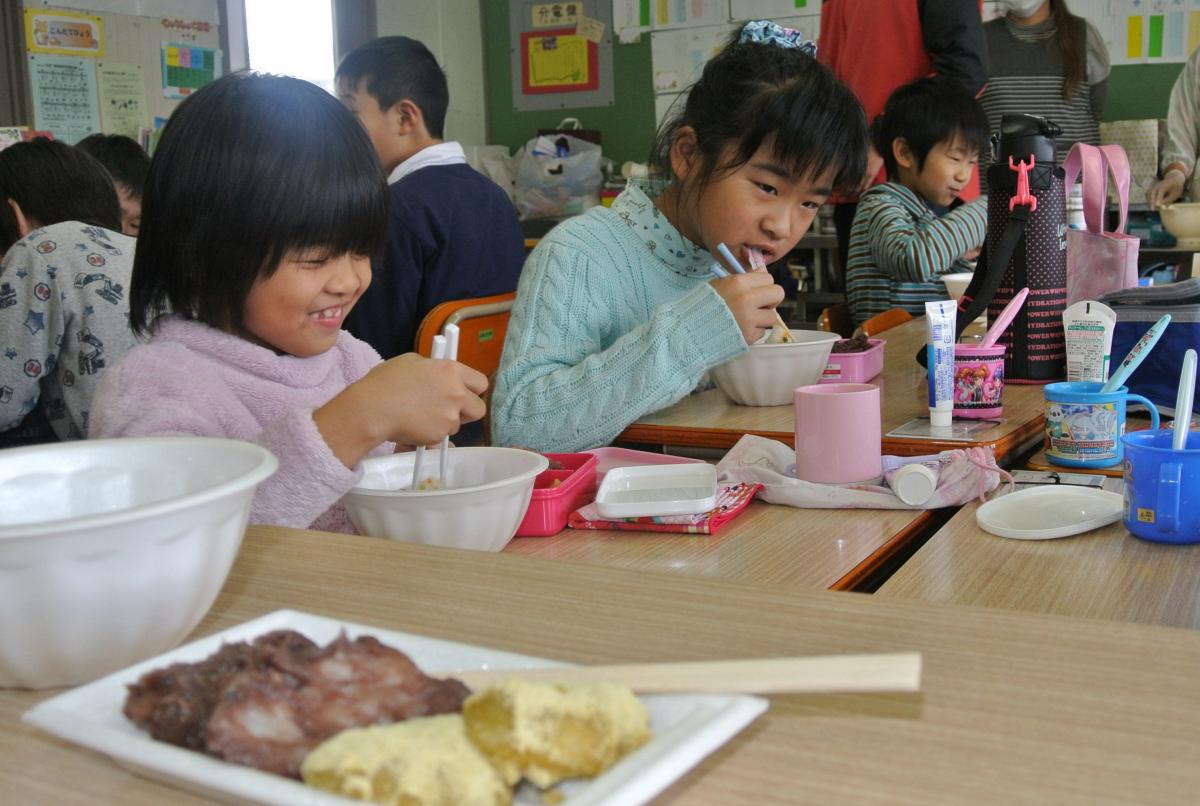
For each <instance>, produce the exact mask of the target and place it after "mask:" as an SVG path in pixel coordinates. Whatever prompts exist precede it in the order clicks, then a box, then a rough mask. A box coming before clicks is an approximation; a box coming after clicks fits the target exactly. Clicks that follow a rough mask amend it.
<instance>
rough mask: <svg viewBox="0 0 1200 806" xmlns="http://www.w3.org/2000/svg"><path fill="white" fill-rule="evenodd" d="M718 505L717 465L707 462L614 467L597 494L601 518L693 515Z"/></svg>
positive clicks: (597, 504)
mask: <svg viewBox="0 0 1200 806" xmlns="http://www.w3.org/2000/svg"><path fill="white" fill-rule="evenodd" d="M716 505H717V468H716V466H715V465H710V464H707V463H704V464H688V465H657V466H655V465H647V466H644V467H618V468H614V469H612V470H610V471H608V473H607V474H606V475H605V476H604V481H603V482H601V483H600V489H599V491H597V493H596V510H597V511H598V512H599V513H600V517H602V518H650V517H656V516H662V515H692V514H696V513H699V512H708V511H709V510H710V509H712V508H713V507H715V506H716Z"/></svg>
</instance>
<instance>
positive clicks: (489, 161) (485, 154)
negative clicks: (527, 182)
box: [463, 146, 517, 204]
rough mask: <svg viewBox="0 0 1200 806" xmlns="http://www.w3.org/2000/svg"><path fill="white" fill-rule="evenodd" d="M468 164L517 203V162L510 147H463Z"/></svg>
mask: <svg viewBox="0 0 1200 806" xmlns="http://www.w3.org/2000/svg"><path fill="white" fill-rule="evenodd" d="M463 153H464V154H465V155H466V157H467V164H468V165H470V166H471V167H472V168H474V169H475V170H477V171H479V172H480V173H481V174H483V175H484V176H486V177H487V178H488V179H491V180H492V181H493V182H495V183H496V184H497V185H499V186H500V188H501V189H502V190H503V191H504V192H505V193H506V194H508V199H509V201H511V202H513V203H514V204H515V203H516V201H515V199H516V186H515V185H516V173H517V170H516V166H517V163H516V160H515V159H514V158H513V156H512V155H510V154H509V153H508V146H463Z"/></svg>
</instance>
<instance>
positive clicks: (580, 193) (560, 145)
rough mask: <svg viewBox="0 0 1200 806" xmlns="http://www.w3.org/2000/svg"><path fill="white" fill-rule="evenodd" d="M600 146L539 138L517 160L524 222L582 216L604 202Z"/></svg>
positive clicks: (518, 196)
mask: <svg viewBox="0 0 1200 806" xmlns="http://www.w3.org/2000/svg"><path fill="white" fill-rule="evenodd" d="M600 160H601V153H600V146H598V145H596V144H595V143H589V142H587V141H585V140H580V139H579V138H578V137H572V136H570V135H566V134H562V135H557V136H550V135H544V136H541V137H535V138H533V139H532V140H530V141H529V142H528V143H526V144H525V150H524V151H522V152H521V155H520V157H519V158H518V161H517V177H516V203H517V213H518V215H519V216H520V217H521V218H522V219H527V218H558V217H562V216H570V215H578V214H579V213H582V212H583V211H584V210H586V209H588V208H589V207H594V206H596V205H597V204H599V203H600V185H601V184H602V183H603V181H604V177H603V174H602V172H601V170H600Z"/></svg>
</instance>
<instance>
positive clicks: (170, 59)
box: [162, 42, 221, 98]
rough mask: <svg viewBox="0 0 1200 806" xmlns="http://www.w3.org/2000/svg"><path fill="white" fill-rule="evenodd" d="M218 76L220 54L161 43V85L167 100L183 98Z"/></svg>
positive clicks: (215, 51)
mask: <svg viewBox="0 0 1200 806" xmlns="http://www.w3.org/2000/svg"><path fill="white" fill-rule="evenodd" d="M220 75H221V57H220V51H217V50H215V49H213V48H197V47H191V46H188V45H177V44H173V43H168V42H164V43H163V46H162V86H163V95H165V96H166V97H167V98H186V97H187V96H189V95H191V94H192V93H193V92H195V91H196V90H198V89H200V88H201V87H203V86H204V85H205V84H207V83H208V82H210V81H212V80H213V79H214V78H218V77H219V76H220Z"/></svg>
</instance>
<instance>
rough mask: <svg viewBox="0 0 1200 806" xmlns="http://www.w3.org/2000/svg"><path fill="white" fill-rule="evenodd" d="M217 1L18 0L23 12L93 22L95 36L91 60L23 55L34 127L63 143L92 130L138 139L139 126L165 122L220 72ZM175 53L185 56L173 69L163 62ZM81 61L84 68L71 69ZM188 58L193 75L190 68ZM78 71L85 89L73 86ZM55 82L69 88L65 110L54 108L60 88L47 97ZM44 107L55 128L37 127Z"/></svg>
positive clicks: (43, 116)
mask: <svg viewBox="0 0 1200 806" xmlns="http://www.w3.org/2000/svg"><path fill="white" fill-rule="evenodd" d="M218 3H219V0H59V1H58V2H55V1H54V0H24V2H23V5H24V8H25V10H26V11H37V12H47V13H51V12H64V13H65V14H67V15H78V16H81V17H87V18H90V19H94V20H96V21H97V24H98V29H99V30H100V31H102V41H101V42H100V46H101V47H102V48H103V49H102V51H101V52H100V53H98V54H97V55H95V56H94V57H90V58H89V57H84V56H66V55H56V54H53V53H27V59H29V65H28V66H29V69H30V85H31V86H30V90H31V93H32V96H33V101H34V111H35V120H34V121H33V123H34V124H35V126H36V127H37V128H39V129H40V128H45V129H48V130H50V131H52V132H54V134H55V136H56V137H59V139H62V140H64V141H66V142H70V143H74V142H78V140H79V139H81V138H82V136H84V135H85V134H88V133H91V131H97V130H98V131H103V132H105V133H109V134H124V135H127V136H130V137H133V138H135V139H137V138H138V136H139V134H140V131H141V130H142V129H144V128H153V127H154V124H155V121H156V119H157V120H158V121H159V122H160V123H161V121H163V120H165V119H166V118H167V117H169V116H170V114H171V112H172V111H174V109H175V107H176V106H178V105H179V99H180V98H182V97H186V95H187V93H188V92H191V91H192V90H193V89H195V88H196V87H198V86H201V85H202V84H203V83H206V82H207V81H209V80H211V79H212V78H214V77H216V76H219V75H220V74H221V70H222V68H221V65H222V62H223V56H222V53H221V51H220V46H221V45H220V29H219V20H220V12H219V7H218ZM181 52H186V54H187V56H186V59H187V63H186V65H185V69H183V70H179V69H176V70H172V69H171V67H172V66H171V65H170V64H169V63H168V62H170V61H171V59H174V60H175V61H176V62H178V61H179V59H180V53H181ZM193 57H195V58H193ZM81 59H86V61H87V62H88V64H87V65H86V67H84V68H76V67H75V64H76V63H78V62H79V61H80V60H81ZM52 60H62V61H61V62H57V61H52ZM193 61H194V62H196V63H197V67H198V68H199V71H200V72H196V71H194V70H193V69H192V62H193ZM176 66H178V65H176ZM206 70H207V72H205V71H206ZM80 73H84V74H86V75H87V76H88V78H86V79H82V80H84V81H85V82H86V84H87V90H86V92H81V91H80V89H79V81H80V80H81V79H79V78H78V75H79V74H80ZM68 78H69V79H70V80H69V81H68ZM55 81H57V83H58V84H59V85H64V84H65V85H66V86H67V87H68V88H69V90H70V93H69V100H70V102H71V105H70V106H68V107H63V106H61V105H59V104H58V102H59V101H61V100H62V99H63V98H64V97H67V96H64V95H63V93H64V92H65V91H66V90H64V88H63V87H62V86H59V87H58V88H57V89H56V90H55V92H56V93H57V95H56V96H55V98H54V99H51V98H50V95H49V94H48V93H49V92H50V90H51V89H52V87H51V86H50V85H51V84H52V83H53V82H55ZM169 81H176V82H180V83H177V84H171V83H168V82H169ZM51 101H52V102H51ZM47 102H50V103H47ZM50 110H55V111H54V113H53V114H51V115H50V117H51V118H55V117H56V116H57V117H56V120H55V121H54V125H53V126H49V125H43V122H45V121H47V113H48V111H50ZM93 114H94V117H93ZM93 127H95V128H93Z"/></svg>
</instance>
